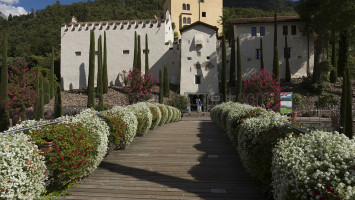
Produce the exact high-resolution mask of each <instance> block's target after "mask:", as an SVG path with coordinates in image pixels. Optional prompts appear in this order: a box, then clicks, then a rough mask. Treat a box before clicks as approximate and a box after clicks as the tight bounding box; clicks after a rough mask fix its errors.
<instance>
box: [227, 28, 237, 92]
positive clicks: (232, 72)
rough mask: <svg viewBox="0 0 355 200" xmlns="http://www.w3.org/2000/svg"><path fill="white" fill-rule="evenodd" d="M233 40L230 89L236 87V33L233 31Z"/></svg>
mask: <svg viewBox="0 0 355 200" xmlns="http://www.w3.org/2000/svg"><path fill="white" fill-rule="evenodd" d="M231 32H232V39H231V45H232V49H231V60H230V67H229V87H235V86H236V84H237V83H236V82H235V78H236V77H235V41H234V31H233V30H232V31H231Z"/></svg>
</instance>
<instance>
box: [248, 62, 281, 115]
mask: <svg viewBox="0 0 355 200" xmlns="http://www.w3.org/2000/svg"><path fill="white" fill-rule="evenodd" d="M272 77H273V74H272V73H271V72H267V71H265V69H262V70H261V71H260V72H256V73H255V74H253V75H252V76H251V78H250V79H246V80H243V88H242V91H243V96H244V101H245V102H246V103H248V104H250V105H253V106H261V107H265V108H266V109H272V110H274V111H275V112H279V111H280V100H281V99H280V91H281V88H280V79H279V78H277V79H273V78H272Z"/></svg>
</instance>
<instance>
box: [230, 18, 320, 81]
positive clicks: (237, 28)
mask: <svg viewBox="0 0 355 200" xmlns="http://www.w3.org/2000/svg"><path fill="white" fill-rule="evenodd" d="M230 23H231V24H232V28H233V29H234V33H235V34H234V36H235V41H237V37H238V36H239V39H240V49H241V57H242V60H241V62H242V75H243V78H248V77H250V75H251V74H253V73H255V72H256V71H258V70H260V56H261V49H260V39H261V38H262V40H263V57H264V67H265V70H266V71H269V72H271V71H272V66H273V54H274V51H273V47H274V17H262V18H241V19H232V20H231V21H230ZM301 25H302V24H301V21H300V19H299V17H298V16H285V17H277V35H278V37H277V48H278V52H279V55H278V56H279V64H280V78H281V79H283V78H285V73H286V56H288V57H289V62H290V70H291V77H292V78H300V77H302V76H306V75H307V70H308V72H311V71H312V70H313V67H314V41H313V38H312V37H310V38H309V41H308V39H307V37H306V36H304V35H303V34H302V32H301V31H300V27H301ZM285 37H287V43H288V45H287V46H288V48H287V49H286V48H285ZM236 57H237V55H236Z"/></svg>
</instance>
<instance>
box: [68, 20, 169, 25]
mask: <svg viewBox="0 0 355 200" xmlns="http://www.w3.org/2000/svg"><path fill="white" fill-rule="evenodd" d="M157 22H158V23H163V22H168V20H166V19H143V20H113V21H98V22H71V23H69V24H62V26H72V25H74V26H78V25H81V26H85V25H100V24H101V25H114V24H150V23H157Z"/></svg>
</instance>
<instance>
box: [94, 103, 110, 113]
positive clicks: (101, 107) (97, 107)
mask: <svg viewBox="0 0 355 200" xmlns="http://www.w3.org/2000/svg"><path fill="white" fill-rule="evenodd" d="M93 108H94V110H96V111H99V112H100V111H105V110H110V109H111V108H112V106H111V105H109V104H106V103H104V104H102V105H100V104H97V105H95V106H94V107H93Z"/></svg>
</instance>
